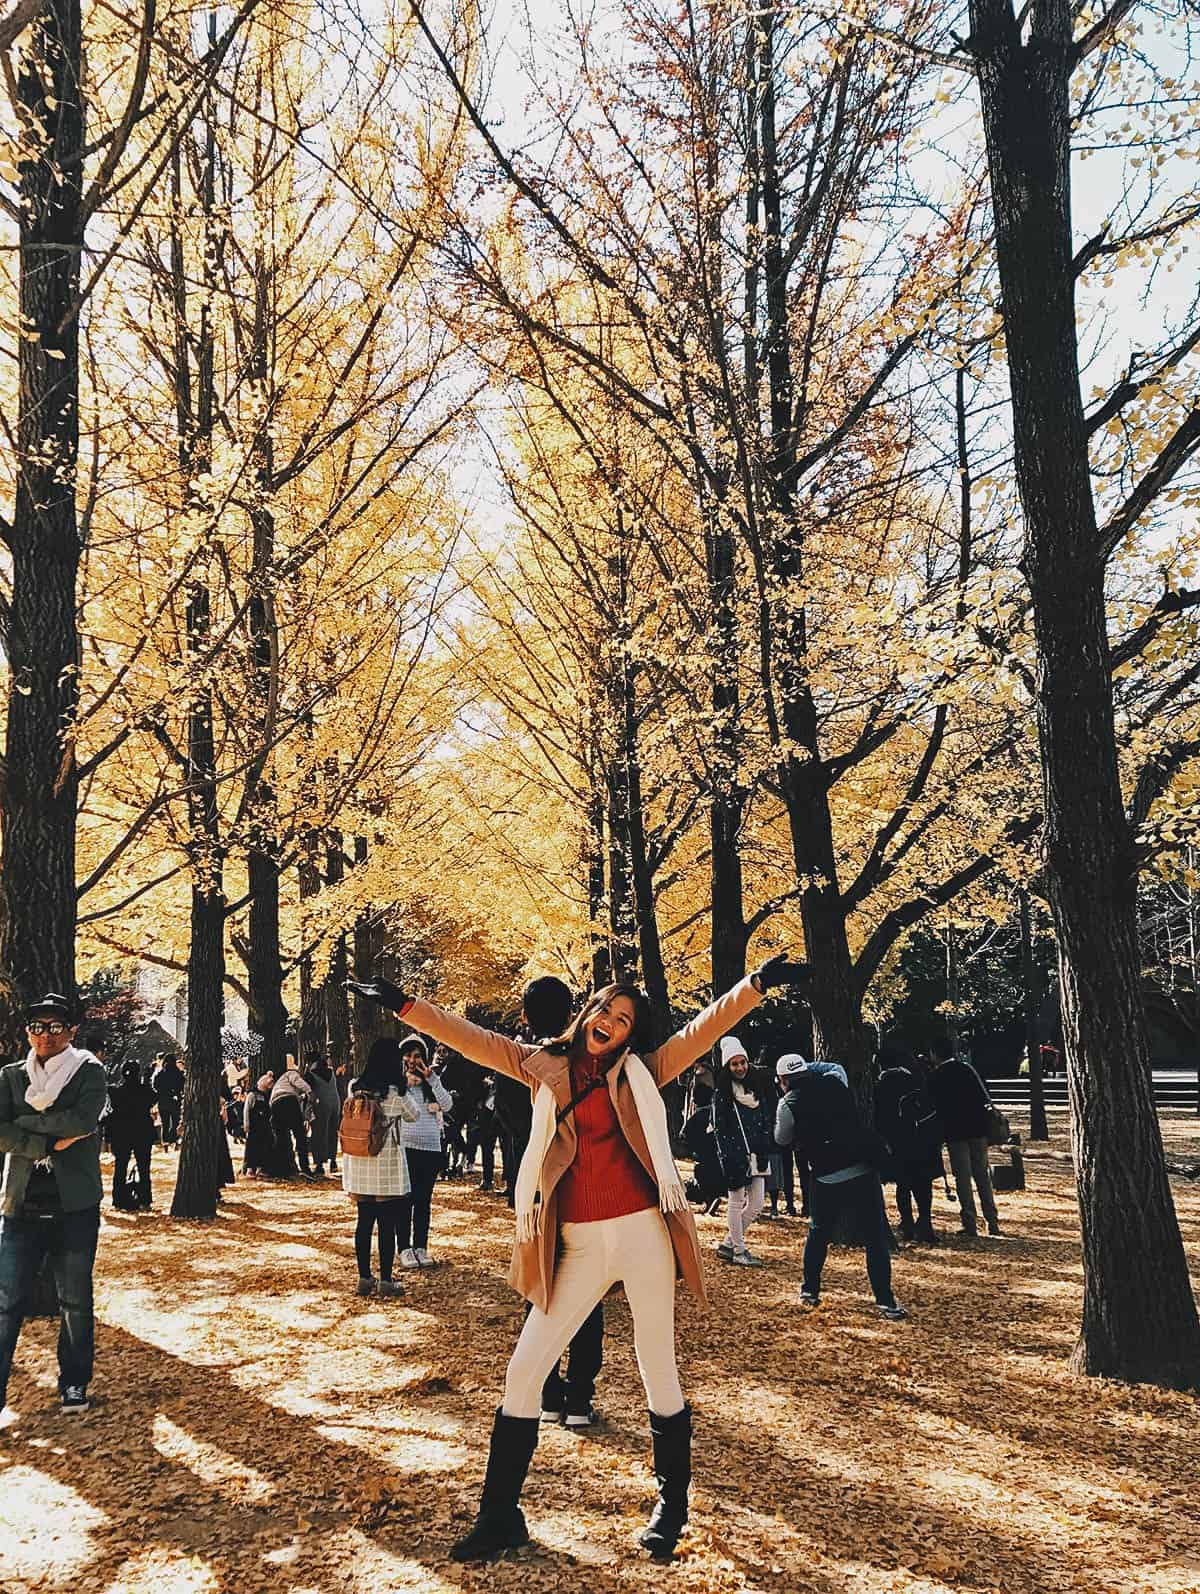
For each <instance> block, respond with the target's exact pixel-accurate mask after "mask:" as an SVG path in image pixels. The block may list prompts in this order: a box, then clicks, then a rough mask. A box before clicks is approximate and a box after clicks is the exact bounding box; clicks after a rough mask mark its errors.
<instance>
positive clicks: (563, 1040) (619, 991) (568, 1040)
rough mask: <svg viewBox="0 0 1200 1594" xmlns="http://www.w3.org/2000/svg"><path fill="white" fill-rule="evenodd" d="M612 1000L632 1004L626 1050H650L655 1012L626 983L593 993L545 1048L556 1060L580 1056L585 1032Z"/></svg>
mask: <svg viewBox="0 0 1200 1594" xmlns="http://www.w3.org/2000/svg"><path fill="white" fill-rule="evenodd" d="M614 996H625V997H628V998H629V1000H630V1002H631V1003H632V1004H633V1028H632V1029H631V1030H630V1032H629V1039H628V1040H627V1041H626V1043H625V1045H626V1048H627V1049H628V1050H629V1051H631V1052H637V1053H639V1054H641V1053H644V1052H648V1051H650V1050H652V1048H653V1046H654V1009H653V1008H652V1007H651V1006H650V998H649V997H648V996H647V995H646V993H645V991H643V990H642V988H641V986H640V985H630V984H629V983H628V982H627V981H625V980H616V981H614V983H613V984H612V985H602V986H601V987H600V989H599V990H598V991H593V992H592V994H591V995H590V996H589V997H588V999H587V1001H586V1002H585V1003H584V1004H583V1006H582V1007H581V1008H580V1009H579V1012H578V1013H577V1014H576V1015H575V1017H574V1018H573V1019H572V1020H571V1022H570V1023H569V1024H568V1025H567V1027H566V1029H565V1030H563V1032H562V1034H561V1035H559V1036H558V1037H557V1038H556V1039H555V1040H552V1041H550V1042H549V1043H548V1044H547V1046H546V1050H547V1051H548V1052H553V1053H554V1054H555V1056H557V1057H578V1056H580V1055H581V1053H582V1050H583V1046H584V1038H583V1032H584V1030H585V1029H586V1028H587V1026H588V1024H589V1023H590V1022H591V1021H592V1019H594V1018H595V1016H596V1014H597V1013H598V1012H600V1010H601V1008H603V1007H606V1006H607V1005H608V1003H609V1002H611V1001H612V999H613V997H614Z"/></svg>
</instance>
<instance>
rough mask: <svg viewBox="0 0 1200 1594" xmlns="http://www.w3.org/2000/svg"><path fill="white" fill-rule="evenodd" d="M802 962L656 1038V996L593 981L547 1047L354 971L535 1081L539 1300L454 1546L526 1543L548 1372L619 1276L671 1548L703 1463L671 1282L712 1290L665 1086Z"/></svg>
mask: <svg viewBox="0 0 1200 1594" xmlns="http://www.w3.org/2000/svg"><path fill="white" fill-rule="evenodd" d="M807 975H808V970H807V968H806V966H804V965H799V964H793V963H790V962H789V961H788V959H787V958H786V956H783V955H780V956H778V957H775V958H772V959H771V960H770V961H769V962H768V963H765V964H764V965H763V966H762V967H761V968H760V969H758V970H756V971H755V973H754V974H753V975H751V976H750V978H749V979H745V980H741V981H739V983H738V984H737V985H735V986H734V987H733V989H732V990H730V991H727V992H726V993H725V994H724V995H723V996H721V997H720V998H718V1000H717V1001H715V1002H714V1003H713V1004H712V1005H711V1006H710V1007H708V1008H706V1009H705V1010H704V1012H702V1013H701V1014H700V1015H699V1017H697V1018H695V1019H693V1020H692V1022H691V1023H690V1024H687V1025H685V1026H684V1027H683V1029H681V1030H679V1031H678V1032H677V1033H676V1034H675V1035H673V1036H672V1037H671V1038H670V1039H669V1040H668V1041H666V1042H665V1043H664V1044H663V1045H661V1046H656V1045H655V1043H654V1033H653V1031H654V1017H653V1011H652V1008H651V1006H650V1001H649V998H648V997H647V996H646V994H645V992H644V991H642V990H641V989H640V988H639V987H638V986H636V985H630V984H627V983H625V982H619V983H616V984H613V985H606V986H603V987H601V989H599V990H597V991H595V992H594V993H593V994H592V996H591V997H589V999H588V1000H587V1002H585V1004H584V1006H583V1009H582V1011H581V1012H580V1013H579V1014H578V1015H577V1016H576V1018H575V1019H574V1021H573V1022H572V1023H570V1024H569V1025H568V1026H567V1028H566V1029H565V1030H564V1031H563V1033H562V1034H561V1035H560V1036H559V1037H557V1039H555V1040H553V1041H551V1042H550V1043H549V1044H548V1045H537V1044H534V1043H529V1042H521V1041H515V1040H511V1039H509V1037H508V1036H506V1035H501V1034H497V1033H496V1032H494V1031H492V1030H486V1029H482V1028H480V1027H479V1026H478V1025H475V1024H472V1023H470V1022H468V1021H467V1020H466V1019H463V1018H459V1017H458V1016H457V1015H455V1014H453V1013H448V1012H446V1011H445V1009H443V1008H440V1007H435V1006H434V1005H433V1004H432V1003H431V1002H422V1001H418V1000H416V999H414V998H412V997H410V996H408V995H407V994H406V993H405V992H404V991H402V990H401V989H400V988H399V987H398V986H395V985H393V984H391V982H390V981H385V980H375V981H370V982H365V983H360V982H351V986H350V988H351V989H352V990H353V991H355V992H356V993H357V994H358V995H359V996H362V997H364V998H365V999H367V1000H368V1001H377V1002H380V1003H382V1004H383V1005H385V1006H387V1007H390V1008H392V1009H393V1010H394V1011H395V1012H397V1013H398V1014H399V1016H400V1017H402V1018H403V1019H405V1020H406V1022H408V1023H409V1024H411V1025H412V1026H413V1028H414V1029H417V1030H420V1031H421V1032H422V1033H423V1034H426V1035H431V1036H433V1037H434V1038H435V1039H436V1040H439V1041H441V1042H443V1043H444V1044H445V1045H447V1046H450V1047H453V1048H454V1050H455V1051H457V1052H459V1053H460V1054H461V1055H462V1056H463V1057H466V1058H469V1059H470V1061H472V1062H474V1063H476V1064H478V1065H479V1066H480V1067H481V1068H484V1069H487V1070H489V1071H494V1072H499V1073H502V1074H505V1075H507V1076H508V1077H509V1078H511V1079H518V1080H520V1081H521V1082H522V1083H523V1084H524V1085H525V1086H526V1087H527V1088H528V1089H529V1090H530V1092H531V1093H532V1095H533V1119H532V1124H531V1128H530V1135H529V1144H528V1147H527V1149H526V1152H525V1156H524V1158H523V1159H522V1162H521V1167H520V1170H519V1172H518V1175H517V1182H516V1216H517V1234H516V1243H515V1247H514V1253H513V1267H512V1271H511V1273H510V1275H509V1277H510V1281H511V1282H512V1284H513V1285H514V1286H515V1287H516V1289H517V1290H518V1291H519V1292H520V1293H521V1294H522V1295H524V1296H525V1297H526V1298H527V1299H528V1300H530V1301H531V1302H532V1303H533V1310H532V1311H531V1312H530V1313H529V1316H528V1317H527V1318H526V1320H525V1326H524V1328H523V1329H522V1330H521V1335H520V1338H519V1339H518V1341H517V1346H516V1349H515V1350H514V1351H513V1354H512V1357H511V1359H510V1360H509V1364H508V1371H507V1373H506V1375H505V1382H504V1399H503V1402H502V1404H501V1406H500V1408H499V1410H498V1411H497V1413H496V1417H495V1421H494V1424H493V1427H492V1436H491V1446H490V1450H489V1455H488V1464H487V1472H486V1475H485V1478H484V1484H483V1494H482V1497H481V1499H480V1502H479V1509H478V1514H477V1516H476V1520H475V1525H474V1527H473V1528H472V1529H471V1530H470V1532H469V1533H467V1534H466V1535H465V1537H463V1538H462V1539H460V1540H459V1542H458V1543H457V1544H455V1545H454V1546H453V1547H452V1549H451V1550H450V1556H451V1558H452V1559H453V1560H456V1561H478V1560H491V1559H492V1558H494V1557H495V1556H497V1555H499V1554H501V1553H502V1552H503V1551H504V1550H507V1549H511V1548H514V1547H516V1546H518V1545H522V1544H526V1543H528V1541H529V1534H528V1530H527V1529H526V1526H525V1518H524V1515H523V1514H522V1512H521V1508H520V1498H521V1491H522V1489H523V1487H524V1484H525V1478H526V1475H527V1473H528V1471H529V1466H530V1463H531V1461H532V1460H533V1452H534V1450H535V1449H536V1448H537V1442H538V1428H539V1416H540V1409H541V1395H542V1386H543V1383H544V1381H545V1379H546V1376H547V1374H548V1373H549V1372H550V1369H551V1368H552V1367H553V1366H554V1364H555V1362H556V1361H557V1360H558V1358H559V1357H561V1355H562V1353H563V1351H564V1350H565V1348H566V1346H567V1344H568V1342H569V1341H570V1339H571V1337H572V1335H573V1334H574V1333H575V1332H576V1330H577V1329H578V1328H579V1327H580V1325H581V1324H582V1323H583V1321H584V1319H585V1318H586V1317H587V1316H588V1315H589V1314H590V1313H591V1312H592V1310H593V1309H594V1308H595V1306H596V1303H597V1302H598V1301H600V1300H601V1299H603V1297H604V1296H605V1295H606V1294H607V1292H608V1291H609V1289H611V1288H612V1286H613V1285H614V1284H618V1283H620V1284H623V1285H624V1288H625V1295H626V1299H627V1300H628V1302H629V1308H630V1311H631V1313H632V1316H633V1333H634V1348H635V1351H636V1353H637V1360H638V1368H639V1371H640V1373H641V1375H642V1382H643V1384H644V1386H645V1390H646V1398H647V1402H648V1404H649V1407H650V1413H649V1415H650V1433H651V1438H652V1442H653V1447H654V1471H655V1474H656V1477H657V1480H658V1500H657V1502H656V1504H655V1506H654V1510H653V1513H652V1515H651V1518H650V1521H649V1524H648V1525H647V1527H646V1529H645V1531H644V1532H643V1533H642V1534H641V1535H640V1538H639V1542H640V1543H641V1544H642V1545H643V1546H644V1547H645V1548H646V1549H648V1550H649V1551H650V1552H651V1554H653V1555H655V1556H656V1557H661V1558H667V1557H670V1556H671V1555H672V1554H673V1553H674V1550H675V1546H676V1543H677V1542H678V1539H679V1535H680V1533H681V1532H682V1531H683V1527H684V1525H685V1524H686V1522H687V1516H688V1489H689V1485H690V1482H691V1475H692V1468H691V1440H692V1413H691V1408H690V1407H689V1406H688V1405H687V1404H686V1403H685V1401H684V1398H683V1392H682V1389H681V1387H680V1383H679V1373H678V1369H677V1367H676V1362H675V1280H676V1275H677V1274H681V1275H682V1276H683V1278H684V1280H685V1281H686V1283H687V1284H688V1285H689V1287H690V1288H691V1289H692V1291H693V1292H694V1293H695V1294H696V1295H697V1296H698V1297H699V1298H700V1299H701V1300H703V1299H704V1278H703V1266H702V1263H701V1260H700V1243H699V1240H698V1238H697V1235H696V1226H695V1223H694V1222H693V1219H692V1214H691V1209H690V1208H689V1207H688V1203H687V1196H686V1194H685V1192H684V1188H683V1184H682V1181H681V1180H680V1177H679V1174H678V1172H677V1170H676V1167H675V1163H674V1159H673V1157H672V1154H671V1142H670V1135H669V1133H668V1126H667V1112H666V1106H665V1103H664V1102H663V1098H662V1095H661V1091H662V1090H663V1087H664V1086H666V1085H668V1084H669V1083H670V1082H671V1081H672V1080H675V1079H677V1078H678V1077H679V1075H680V1074H682V1073H683V1071H684V1069H685V1068H687V1066H688V1065H689V1064H690V1063H693V1062H694V1061H695V1060H696V1058H697V1057H699V1056H701V1055H702V1054H703V1053H704V1052H706V1051H708V1050H709V1048H710V1047H712V1046H714V1045H715V1044H716V1042H717V1041H718V1040H719V1039H720V1037H721V1036H722V1035H724V1034H725V1033H727V1031H729V1030H730V1029H732V1028H733V1027H734V1025H735V1024H737V1023H738V1021H739V1020H740V1019H742V1018H743V1017H745V1015H746V1014H747V1013H749V1012H751V1011H752V1010H753V1009H754V1008H755V1007H757V1006H758V1004H759V1003H760V1002H761V1000H762V998H763V995H764V994H765V993H766V991H767V990H769V989H770V988H771V987H773V986H776V985H785V984H792V983H796V982H798V981H800V980H801V979H805V978H807Z"/></svg>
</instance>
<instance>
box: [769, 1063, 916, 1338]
mask: <svg viewBox="0 0 1200 1594" xmlns="http://www.w3.org/2000/svg"><path fill="white" fill-rule="evenodd" d="M779 1071H780V1076H781V1077H782V1079H783V1080H784V1082H785V1084H786V1085H787V1087H788V1090H787V1094H786V1095H785V1096H784V1098H783V1100H782V1101H781V1102H780V1103H779V1106H778V1107H777V1108H776V1112H775V1140H776V1143H777V1144H778V1145H780V1146H783V1147H784V1148H785V1149H786V1148H787V1147H789V1146H791V1145H794V1144H796V1143H799V1145H800V1146H801V1149H802V1150H803V1152H804V1154H805V1156H806V1157H807V1159H808V1163H809V1166H810V1167H811V1168H812V1190H811V1192H810V1195H809V1202H810V1205H811V1216H810V1218H809V1225H808V1239H807V1240H806V1241H805V1244H804V1285H803V1288H802V1289H801V1291H800V1304H801V1306H808V1307H812V1306H816V1305H818V1304H819V1302H820V1299H821V1272H822V1270H823V1268H824V1266H825V1257H826V1255H827V1254H828V1251H829V1246H830V1243H831V1242H832V1240H833V1234H834V1230H835V1229H836V1227H837V1223H838V1219H839V1218H841V1216H842V1215H843V1213H848V1214H850V1215H851V1216H852V1217H853V1218H854V1220H855V1222H856V1224H857V1227H858V1232H859V1234H860V1236H861V1240H862V1244H863V1246H864V1248H865V1250H866V1253H867V1278H868V1280H869V1282H870V1285H871V1289H872V1291H873V1293H874V1296H875V1304H876V1306H877V1307H878V1308H879V1310H880V1312H881V1313H882V1315H883V1316H884V1317H886V1318H889V1319H890V1320H891V1321H893V1322H899V1321H901V1320H902V1319H903V1318H905V1317H907V1316H908V1313H907V1312H906V1311H905V1310H904V1308H903V1307H902V1306H901V1305H900V1304H899V1303H898V1302H897V1300H896V1297H895V1295H894V1294H893V1292H892V1258H891V1252H890V1249H889V1239H890V1231H889V1229H888V1221H887V1216H886V1214H885V1212H884V1208H883V1185H882V1184H881V1183H880V1181H879V1166H880V1163H881V1162H882V1161H883V1159H884V1157H886V1155H887V1147H886V1145H884V1143H883V1141H882V1139H881V1138H880V1137H879V1136H878V1135H877V1134H876V1133H875V1132H874V1130H871V1129H866V1128H864V1126H863V1124H862V1122H861V1120H860V1118H859V1116H858V1108H857V1107H856V1106H855V1102H854V1097H853V1096H852V1095H851V1094H850V1087H849V1084H848V1081H847V1078H846V1070H845V1069H844V1068H843V1067H842V1065H841V1064H840V1063H825V1062H821V1063H810V1062H806V1061H805V1059H804V1058H803V1057H801V1056H799V1054H798V1053H796V1052H790V1053H788V1054H787V1055H786V1056H784V1057H781V1058H780V1059H779Z"/></svg>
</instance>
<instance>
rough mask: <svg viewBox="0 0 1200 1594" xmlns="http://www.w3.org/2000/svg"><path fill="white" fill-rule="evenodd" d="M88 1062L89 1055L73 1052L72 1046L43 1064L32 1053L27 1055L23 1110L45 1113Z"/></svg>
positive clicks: (88, 1053)
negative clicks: (26, 1079)
mask: <svg viewBox="0 0 1200 1594" xmlns="http://www.w3.org/2000/svg"><path fill="white" fill-rule="evenodd" d="M92 1061H93V1058H92V1054H91V1052H79V1051H76V1050H75V1048H74V1046H67V1047H64V1048H63V1050H62V1051H61V1052H58V1053H57V1054H56V1055H55V1056H53V1057H51V1058H50V1059H49V1060H48V1061H47V1062H44V1063H43V1062H42V1061H41V1059H40V1058H39V1057H38V1055H37V1053H36V1052H30V1054H29V1056H28V1057H27V1058H26V1059H25V1069H26V1072H27V1073H28V1075H29V1088H28V1090H26V1092H25V1104H26V1106H28V1107H32V1108H33V1110H34V1112H47V1111H48V1110H49V1109H50V1108H51V1107H53V1106H54V1103H55V1102H56V1101H57V1100H58V1098H59V1095H60V1094H61V1093H62V1091H63V1090H65V1088H66V1087H67V1086H68V1085H69V1084H70V1083H71V1081H72V1080H73V1079H74V1078H75V1075H76V1074H77V1073H78V1072H79V1070H80V1069H81V1068H82V1067H83V1065H84V1063H90V1062H92Z"/></svg>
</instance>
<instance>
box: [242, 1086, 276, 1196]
mask: <svg viewBox="0 0 1200 1594" xmlns="http://www.w3.org/2000/svg"><path fill="white" fill-rule="evenodd" d="M274 1083H275V1075H274V1074H263V1075H262V1077H261V1078H260V1079H259V1081H258V1084H257V1085H256V1086H255V1088H254V1089H253V1090H248V1091H247V1092H246V1106H245V1128H246V1149H245V1152H244V1153H243V1156H242V1172H243V1173H245V1174H248V1175H249V1176H250V1178H251V1179H268V1178H273V1177H274V1176H275V1175H276V1174H277V1173H278V1172H279V1148H278V1146H277V1145H276V1142H275V1126H274V1124H273V1123H272V1122H271V1088H272V1086H273V1085H274Z"/></svg>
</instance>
